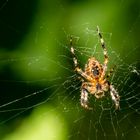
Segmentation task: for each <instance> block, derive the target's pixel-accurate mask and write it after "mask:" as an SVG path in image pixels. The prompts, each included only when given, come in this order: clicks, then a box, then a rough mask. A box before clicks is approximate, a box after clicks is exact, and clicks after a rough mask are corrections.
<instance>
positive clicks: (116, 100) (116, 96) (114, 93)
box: [110, 85, 120, 110]
mask: <svg viewBox="0 0 140 140" xmlns="http://www.w3.org/2000/svg"><path fill="white" fill-rule="evenodd" d="M110 94H111V98H112V100H113V101H114V103H115V107H116V110H117V109H119V108H120V96H119V94H118V92H117V91H116V90H115V88H114V87H113V85H110Z"/></svg>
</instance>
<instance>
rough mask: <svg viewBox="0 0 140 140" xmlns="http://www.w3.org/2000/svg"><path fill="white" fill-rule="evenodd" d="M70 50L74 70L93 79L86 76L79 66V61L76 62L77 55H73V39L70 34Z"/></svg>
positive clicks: (85, 76) (84, 76)
mask: <svg viewBox="0 0 140 140" xmlns="http://www.w3.org/2000/svg"><path fill="white" fill-rule="evenodd" d="M70 51H71V53H72V57H73V63H74V66H75V71H76V72H77V73H78V74H79V75H81V76H82V77H83V78H85V79H87V80H89V81H91V80H93V79H92V78H91V77H90V76H88V75H87V74H85V72H83V70H82V69H81V68H80V67H79V63H78V60H77V57H76V55H75V49H74V47H73V39H72V36H71V37H70Z"/></svg>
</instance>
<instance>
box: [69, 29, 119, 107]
mask: <svg viewBox="0 0 140 140" xmlns="http://www.w3.org/2000/svg"><path fill="white" fill-rule="evenodd" d="M97 33H98V36H99V39H100V42H101V46H102V49H103V53H104V63H103V64H100V62H99V61H98V60H97V59H96V58H95V57H90V58H89V59H88V62H87V64H86V65H85V69H84V71H83V70H82V69H81V68H80V67H79V64H78V60H77V58H76V55H75V49H74V48H73V39H72V36H71V37H70V47H71V50H70V51H71V53H72V56H73V62H74V66H75V71H76V72H77V73H78V74H79V75H80V77H81V79H82V85H81V100H80V102H81V106H82V107H84V108H86V109H92V108H91V107H89V106H88V94H92V95H94V96H95V97H96V98H97V99H99V98H102V97H103V96H105V92H107V91H109V92H110V95H111V98H112V100H113V102H114V104H115V108H116V109H119V107H120V103H119V102H120V96H119V94H118V92H117V91H116V90H115V88H114V86H113V85H112V84H111V83H110V82H109V81H108V80H107V78H108V77H109V76H110V74H106V72H107V63H108V55H107V50H106V46H105V42H104V39H103V37H102V34H101V33H100V30H99V27H98V26H97ZM111 72H113V71H110V73H111Z"/></svg>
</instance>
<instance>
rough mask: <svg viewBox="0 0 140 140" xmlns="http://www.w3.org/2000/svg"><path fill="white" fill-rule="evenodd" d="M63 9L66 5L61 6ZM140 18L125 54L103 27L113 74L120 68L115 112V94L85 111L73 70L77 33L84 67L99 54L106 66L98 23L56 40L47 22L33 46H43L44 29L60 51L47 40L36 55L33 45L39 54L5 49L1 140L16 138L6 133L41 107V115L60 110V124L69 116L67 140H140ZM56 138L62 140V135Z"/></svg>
mask: <svg viewBox="0 0 140 140" xmlns="http://www.w3.org/2000/svg"><path fill="white" fill-rule="evenodd" d="M7 3H8V1H7V2H4V3H3V4H2V6H1V7H0V9H1V10H3V8H5V7H6V6H7ZM57 5H59V6H60V3H59V4H58V3H57ZM61 6H62V5H61ZM121 6H122V7H123V6H125V3H124V1H122V2H121ZM61 8H62V7H61ZM62 9H63V8H62ZM139 15H140V14H138V16H137V18H136V19H135V22H134V23H133V24H131V25H130V28H129V30H128V33H127V35H125V36H123V37H122V38H121V41H122V42H121V41H120V47H123V48H124V52H125V53H124V52H123V53H122V54H121V53H120V52H119V51H118V50H117V46H115V44H114V42H115V41H112V40H113V39H114V37H113V36H115V35H114V33H112V32H109V31H104V30H103V29H102V28H101V33H102V35H103V37H104V40H105V43H106V46H107V51H108V55H109V64H108V71H109V69H111V68H114V72H113V73H112V74H111V76H110V79H109V81H110V82H111V83H112V84H113V85H114V87H115V89H117V91H118V93H119V95H120V110H115V107H114V103H113V102H112V100H111V98H110V96H109V94H108V95H107V96H105V97H103V98H102V99H96V98H95V97H94V96H91V95H89V104H90V106H91V107H93V110H92V111H89V110H84V109H83V108H82V107H81V106H80V86H81V81H80V79H79V76H78V75H77V74H76V73H75V72H74V70H73V69H74V66H73V61H72V58H71V52H70V48H69V37H70V35H72V36H73V38H74V48H75V49H76V56H77V58H78V61H79V64H80V66H81V68H82V69H84V65H85V64H86V62H87V59H88V58H89V57H91V56H95V57H96V58H97V59H98V60H99V61H100V63H103V59H104V56H103V50H102V48H101V46H100V41H99V39H98V35H97V32H96V25H93V24H90V23H84V24H82V25H80V26H74V25H72V26H69V28H68V29H67V28H65V27H63V28H61V29H60V28H59V29H60V30H59V34H61V37H60V38H59V37H58V38H56V36H55V35H54V34H53V32H51V30H50V29H49V28H47V27H46V25H45V24H44V21H45V20H43V21H42V22H41V26H40V28H39V29H37V31H36V32H35V37H34V39H33V40H34V43H33V46H37V45H38V44H39V43H38V42H39V41H40V40H41V33H42V31H44V30H47V33H48V37H50V40H51V39H52V40H53V42H54V44H53V46H55V47H54V48H51V47H49V45H50V44H49V43H48V42H47V43H44V42H43V43H41V45H40V46H41V49H42V50H41V51H39V53H38V52H36V51H34V47H32V45H31V46H30V47H31V49H29V50H28V51H29V52H30V51H32V50H33V51H34V54H32V53H26V51H25V50H24V49H23V53H22V52H18V51H17V52H16V53H15V54H13V53H12V52H11V54H10V53H7V51H5V50H2V49H1V58H0V65H1V68H0V71H1V72H0V73H1V74H0V75H1V79H0V85H1V86H0V91H1V94H0V134H1V139H3V140H5V139H8V140H10V139H11V138H9V137H8V135H7V134H5V131H6V132H7V131H8V132H9V135H10V133H11V134H12V132H13V133H14V132H16V130H17V128H19V129H20V126H21V125H19V124H17V123H18V122H20V123H21V122H22V121H23V120H24V119H25V118H28V117H29V116H31V114H32V112H34V110H36V108H41V107H42V106H43V107H44V106H45V107H46V110H45V112H43V113H41V112H40V114H39V115H38V116H37V117H42V116H45V115H46V114H47V115H48V113H52V112H56V114H55V120H57V119H59V118H60V116H63V117H62V118H63V119H64V120H65V121H62V122H61V124H60V126H62V127H63V126H64V128H67V130H65V131H67V134H66V136H65V138H64V139H83V140H85V139H88V140H91V139H106V140H107V139H132V138H133V139H138V138H139V137H140V121H139V120H140V108H139V106H140V92H139V91H140V83H139V80H140V69H139V66H140V65H139V64H140V60H139V59H138V58H137V57H136V56H134V54H135V55H136V54H137V53H138V52H139V44H138V41H135V40H131V39H130V38H131V37H132V35H133V33H134V32H135V30H136V27H137V26H138V25H139V21H140V16H139ZM14 31H15V30H14ZM120 32H121V30H120ZM41 41H42V40H41ZM43 41H45V40H43ZM112 42H113V43H112ZM117 44H118V43H117ZM128 44H129V45H128ZM28 47H29V46H28ZM35 49H36V48H35ZM37 51H38V49H37ZM8 55H9V56H8ZM24 72H26V74H25V73H24ZM38 73H39V74H38ZM38 75H39V76H38ZM9 92H10V94H9ZM48 106H51V107H50V108H48ZM44 114H45V115H44ZM53 121H54V120H53ZM29 124H30V123H29ZM65 125H67V127H66V126H65ZM13 128H14V131H13V130H12V129H13ZM49 129H51V128H49ZM52 131H53V129H52ZM63 133H64V132H63ZM53 135H54V137H56V134H53ZM56 139H59V138H56Z"/></svg>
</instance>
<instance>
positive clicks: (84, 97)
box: [80, 88, 92, 110]
mask: <svg viewBox="0 0 140 140" xmlns="http://www.w3.org/2000/svg"><path fill="white" fill-rule="evenodd" d="M80 102H81V106H82V107H84V108H85V109H89V110H92V108H91V107H89V106H88V91H87V89H85V88H82V89H81V99H80Z"/></svg>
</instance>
